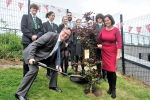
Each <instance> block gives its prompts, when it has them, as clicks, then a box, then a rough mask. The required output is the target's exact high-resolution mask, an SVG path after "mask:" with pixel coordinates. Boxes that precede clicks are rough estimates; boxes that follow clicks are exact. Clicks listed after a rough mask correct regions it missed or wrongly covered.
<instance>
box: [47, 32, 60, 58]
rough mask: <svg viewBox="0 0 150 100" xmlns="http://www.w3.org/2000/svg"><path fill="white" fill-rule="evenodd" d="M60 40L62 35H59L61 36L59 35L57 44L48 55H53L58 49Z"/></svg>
mask: <svg viewBox="0 0 150 100" xmlns="http://www.w3.org/2000/svg"><path fill="white" fill-rule="evenodd" d="M60 41H61V40H60V35H59V36H58V40H57V42H56V44H55V47H54V48H53V50H52V52H51V53H50V54H49V56H48V57H50V56H52V55H53V53H54V52H55V51H56V50H57V49H58V45H59V42H60ZM48 57H47V58H48Z"/></svg>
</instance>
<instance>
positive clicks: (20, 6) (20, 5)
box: [18, 2, 23, 10]
mask: <svg viewBox="0 0 150 100" xmlns="http://www.w3.org/2000/svg"><path fill="white" fill-rule="evenodd" d="M18 6H19V8H20V10H21V8H22V6H23V3H20V2H18Z"/></svg>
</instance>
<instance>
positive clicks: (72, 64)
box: [69, 50, 75, 66]
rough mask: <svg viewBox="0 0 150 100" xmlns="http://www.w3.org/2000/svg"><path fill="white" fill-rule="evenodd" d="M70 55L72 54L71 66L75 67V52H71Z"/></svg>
mask: <svg viewBox="0 0 150 100" xmlns="http://www.w3.org/2000/svg"><path fill="white" fill-rule="evenodd" d="M69 53H70V56H71V66H74V64H75V61H74V54H73V53H74V52H73V50H69Z"/></svg>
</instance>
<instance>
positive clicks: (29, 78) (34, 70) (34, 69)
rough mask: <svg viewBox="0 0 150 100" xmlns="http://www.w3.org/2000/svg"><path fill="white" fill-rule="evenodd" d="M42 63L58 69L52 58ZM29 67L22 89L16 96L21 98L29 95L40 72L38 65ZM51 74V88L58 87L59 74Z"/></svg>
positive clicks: (53, 72)
mask: <svg viewBox="0 0 150 100" xmlns="http://www.w3.org/2000/svg"><path fill="white" fill-rule="evenodd" d="M40 62H42V63H44V64H46V65H47V66H48V65H49V66H51V67H52V68H56V66H55V63H54V61H52V60H50V57H49V58H47V59H46V60H42V61H40ZM28 66H29V71H28V72H27V73H26V74H25V76H24V77H23V80H22V83H21V85H20V88H19V89H18V90H17V92H16V94H18V95H21V96H25V95H26V94H27V92H28V91H29V89H30V87H31V85H32V83H33V81H34V80H35V78H36V76H37V74H38V70H39V67H38V66H37V65H28ZM51 73H52V76H51V80H50V82H49V87H57V72H55V71H52V72H51Z"/></svg>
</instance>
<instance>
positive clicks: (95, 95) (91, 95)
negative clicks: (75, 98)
mask: <svg viewBox="0 0 150 100" xmlns="http://www.w3.org/2000/svg"><path fill="white" fill-rule="evenodd" d="M83 91H84V93H85V94H86V95H88V96H90V97H94V98H96V97H99V96H103V94H104V93H103V92H102V91H101V90H100V89H99V88H96V87H95V91H94V92H93V93H90V89H86V88H84V89H83Z"/></svg>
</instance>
